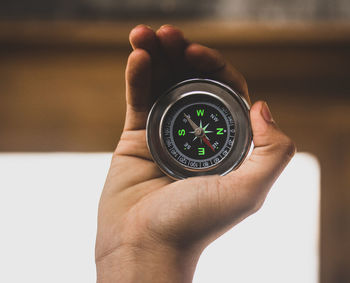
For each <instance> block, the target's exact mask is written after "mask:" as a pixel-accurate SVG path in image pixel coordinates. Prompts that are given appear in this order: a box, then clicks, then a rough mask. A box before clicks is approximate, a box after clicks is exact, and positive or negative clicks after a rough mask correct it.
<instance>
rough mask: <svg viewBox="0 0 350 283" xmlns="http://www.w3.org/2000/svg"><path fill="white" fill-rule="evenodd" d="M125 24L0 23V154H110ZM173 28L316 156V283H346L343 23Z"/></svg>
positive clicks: (348, 189) (349, 28) (346, 31)
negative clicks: (230, 71)
mask: <svg viewBox="0 0 350 283" xmlns="http://www.w3.org/2000/svg"><path fill="white" fill-rule="evenodd" d="M134 24H135V23H131V22H120V23H84V22H79V23H72V22H71V23H69V22H66V23H63V22H59V23H50V22H22V23H14V22H12V23H9V22H2V23H0V150H1V151H3V152H8V151H112V150H113V149H114V147H115V146H116V144H117V141H118V138H119V135H120V133H121V130H122V126H123V122H124V121H123V119H124V111H125V106H124V88H125V86H124V67H125V63H126V60H127V56H128V53H129V52H130V47H129V46H128V31H129V30H130V28H131V27H132V26H134ZM150 24H151V25H152V26H154V27H155V28H156V27H158V26H159V23H150ZM175 24H177V25H178V26H180V27H181V28H183V30H184V32H185V35H186V36H187V37H188V38H189V39H190V40H191V41H197V42H200V43H204V44H207V45H209V46H210V47H213V48H217V49H219V50H220V51H221V52H223V53H224V55H225V56H226V57H227V58H228V59H229V60H230V61H231V62H232V63H233V64H234V65H235V66H236V67H237V68H238V69H239V70H241V71H242V72H243V74H244V75H245V76H246V78H247V81H248V83H249V87H250V94H251V97H252V100H253V101H255V100H257V99H264V100H267V101H268V103H269V106H270V108H271V110H272V112H273V114H274V117H275V119H276V120H277V121H278V123H279V125H280V127H281V128H282V129H283V130H284V131H285V132H286V133H288V134H289V135H290V136H291V137H292V138H293V139H294V140H295V141H296V143H297V146H298V150H299V151H307V152H310V153H312V154H314V155H315V156H316V157H317V158H318V159H319V161H320V164H321V186H322V188H321V190H322V191H321V194H322V195H321V242H320V252H321V258H320V267H321V270H320V278H321V283H343V282H350V149H349V146H350V71H349V63H350V25H346V24H329V23H319V24H289V25H287V24H279V25H276V24H259V25H258V24H233V23H222V22H221V23H217V22H196V23H191V22H178V23H175ZM301 178H302V176H301ZM300 197H302V196H300ZM296 209H297V204H296ZM292 236H293V235H291V237H292ZM292 270H293V267H291V271H292Z"/></svg>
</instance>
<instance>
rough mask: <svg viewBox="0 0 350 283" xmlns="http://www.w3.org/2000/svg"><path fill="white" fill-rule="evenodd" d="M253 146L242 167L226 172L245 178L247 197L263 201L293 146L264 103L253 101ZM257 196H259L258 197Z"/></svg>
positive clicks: (251, 113)
mask: <svg viewBox="0 0 350 283" xmlns="http://www.w3.org/2000/svg"><path fill="white" fill-rule="evenodd" d="M250 119H251V124H252V130H253V142H254V149H253V152H252V154H251V155H250V157H249V158H248V159H247V160H246V161H245V162H244V163H243V164H242V166H241V167H240V168H239V169H238V170H237V171H233V172H232V173H230V174H228V175H227V176H226V177H227V180H226V181H227V182H230V179H231V181H232V179H236V180H237V179H239V180H242V179H244V184H246V186H245V190H246V193H247V196H248V197H249V198H250V199H251V200H254V199H255V200H259V199H260V200H262V201H263V199H264V198H265V196H266V194H267V193H268V191H269V189H270V188H271V186H272V185H273V183H274V182H275V180H276V179H277V177H278V176H279V175H280V174H281V172H282V171H283V169H284V168H285V166H286V165H287V164H288V162H289V161H290V159H291V158H292V157H293V155H294V153H295V151H296V147H295V144H294V142H293V141H292V140H291V139H290V138H289V137H288V136H286V135H285V134H284V133H283V132H282V131H281V130H280V129H279V128H278V126H277V125H276V123H275V121H274V120H273V118H272V115H271V112H270V110H269V108H268V106H267V104H266V102H263V101H258V102H256V103H255V104H254V105H253V106H252V108H251V110H250ZM259 196H261V197H260V198H259Z"/></svg>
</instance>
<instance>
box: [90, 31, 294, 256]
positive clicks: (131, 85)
mask: <svg viewBox="0 0 350 283" xmlns="http://www.w3.org/2000/svg"><path fill="white" fill-rule="evenodd" d="M130 42H131V45H132V47H133V49H134V50H133V52H132V53H131V54H130V56H129V60H128V64H127V68H126V100H127V113H126V120H125V127H124V130H123V133H122V136H121V138H120V141H119V144H118V146H117V148H116V151H115V153H114V155H113V159H112V163H111V167H110V171H109V173H108V177H107V180H106V183H105V187H104V190H103V194H102V196H101V200H100V206H99V218H98V234H97V241H96V260H97V262H100V261H104V260H105V259H106V258H108V257H110V256H111V255H113V253H116V252H118V249H120V248H121V247H134V248H135V247H137V248H142V249H145V250H147V249H148V250H156V249H157V248H164V247H165V249H170V250H172V249H174V250H177V251H181V252H183V253H189V251H190V252H191V253H192V257H193V258H198V256H199V255H200V253H201V251H202V250H203V248H205V247H206V246H207V245H208V244H209V243H210V242H211V241H213V240H214V239H215V238H217V237H218V236H220V235H221V234H222V233H224V232H225V231H227V230H228V229H229V228H230V227H232V226H233V225H235V224H236V223H238V222H239V221H241V220H242V219H244V218H245V217H247V216H248V215H250V214H252V213H253V212H254V211H256V210H257V209H258V208H259V207H260V206H261V205H262V203H263V201H264V199H265V197H266V194H267V193H268V191H269V189H270V187H271V186H272V184H273V182H274V181H275V179H276V178H277V177H278V176H279V174H280V173H281V171H282V170H283V168H284V167H285V166H286V164H287V163H288V161H289V160H290V158H291V157H292V156H293V154H294V151H295V147H294V144H293V142H292V141H291V140H290V139H289V138H288V137H287V136H286V135H284V134H283V133H282V132H281V131H280V130H279V129H278V127H277V126H276V124H275V122H274V121H273V119H272V117H271V114H270V112H269V110H268V108H267V105H266V103H264V102H257V103H255V104H254V105H253V106H252V108H251V112H250V118H251V122H252V129H253V136H254V140H253V141H254V145H255V148H254V150H253V153H252V154H251V156H250V157H249V159H248V160H246V161H245V162H244V163H243V164H242V166H241V167H240V168H239V169H238V170H236V171H233V172H231V173H229V174H228V175H226V176H206V177H194V178H188V179H186V180H181V181H173V180H172V179H170V178H169V177H167V176H166V175H164V174H163V173H162V172H161V171H160V170H159V168H158V167H157V165H156V164H155V163H154V162H153V160H152V157H151V155H150V153H149V151H148V148H147V145H146V131H145V126H146V119H147V115H148V112H149V110H150V107H151V106H152V104H153V103H154V101H155V99H156V98H157V97H158V96H159V95H160V94H161V93H162V92H163V91H164V90H166V89H167V88H169V87H170V86H171V85H172V84H174V83H176V82H179V81H181V80H183V79H186V78H190V77H205V78H212V79H217V80H219V81H222V82H224V83H226V84H228V85H230V86H231V87H232V88H233V89H235V90H237V91H238V92H240V93H241V94H242V95H244V96H245V98H246V99H247V100H248V101H250V100H249V97H248V90H247V85H246V82H245V80H244V78H243V76H242V75H241V74H240V73H238V72H237V71H236V70H235V69H234V68H233V67H232V66H231V65H230V64H229V63H227V62H225V61H224V59H223V58H222V57H221V55H220V54H219V53H218V52H217V51H215V50H212V49H210V48H207V47H204V46H201V45H199V44H195V43H189V42H187V41H186V40H185V39H184V37H183V35H182V33H181V31H180V30H178V29H177V28H174V27H172V26H168V25H166V26H162V27H161V28H160V29H159V30H158V31H157V32H154V31H153V30H152V29H150V28H148V27H146V26H137V27H136V28H134V29H133V30H132V31H131V33H130Z"/></svg>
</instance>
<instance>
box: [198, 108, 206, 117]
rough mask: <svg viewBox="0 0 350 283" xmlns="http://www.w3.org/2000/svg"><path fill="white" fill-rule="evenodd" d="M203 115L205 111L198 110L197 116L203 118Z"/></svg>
mask: <svg viewBox="0 0 350 283" xmlns="http://www.w3.org/2000/svg"><path fill="white" fill-rule="evenodd" d="M203 115H204V109H198V110H197V116H198V117H199V116H202V117H203Z"/></svg>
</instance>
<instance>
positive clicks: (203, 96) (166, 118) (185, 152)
mask: <svg viewBox="0 0 350 283" xmlns="http://www.w3.org/2000/svg"><path fill="white" fill-rule="evenodd" d="M146 131H147V145H148V148H149V150H150V153H151V155H152V157H153V159H154V161H155V162H156V164H157V165H158V166H159V168H160V169H161V170H162V171H163V172H164V173H165V174H167V175H168V176H170V177H171V178H173V179H185V178H188V177H194V176H203V175H215V174H217V175H225V174H227V173H228V172H230V171H232V170H234V169H236V168H238V166H239V165H240V164H241V163H242V162H243V160H244V159H245V157H246V156H247V154H248V152H249V150H250V148H251V146H252V131H251V125H250V119H249V105H248V103H247V102H246V101H245V99H244V98H243V97H242V96H240V95H239V94H238V93H237V92H236V91H234V90H233V89H231V88H230V87H228V86H227V85H225V84H223V83H220V82H218V81H214V80H209V79H190V80H186V81H183V82H180V83H178V84H176V85H175V86H173V87H172V88H171V89H169V90H168V91H167V92H166V93H164V94H163V95H162V96H161V97H160V98H159V99H158V100H157V101H156V102H155V104H154V105H153V107H152V109H151V111H150V113H149V116H148V119H147V127H146Z"/></svg>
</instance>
